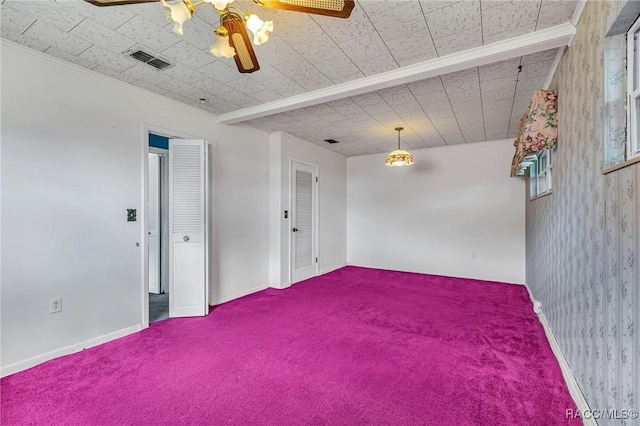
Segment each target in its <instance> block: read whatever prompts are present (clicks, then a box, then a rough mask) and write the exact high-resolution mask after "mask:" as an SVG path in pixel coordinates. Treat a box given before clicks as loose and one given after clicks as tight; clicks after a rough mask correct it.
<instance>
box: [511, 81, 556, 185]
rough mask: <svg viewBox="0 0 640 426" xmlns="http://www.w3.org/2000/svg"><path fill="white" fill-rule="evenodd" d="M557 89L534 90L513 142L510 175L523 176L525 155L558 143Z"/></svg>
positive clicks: (553, 146)
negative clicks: (513, 148) (514, 151)
mask: <svg viewBox="0 0 640 426" xmlns="http://www.w3.org/2000/svg"><path fill="white" fill-rule="evenodd" d="M557 100H558V91H557V90H541V89H538V90H535V91H534V92H533V96H532V97H531V103H530V104H529V109H528V110H527V112H526V113H525V114H524V115H523V116H522V119H521V120H520V131H519V132H518V137H517V138H516V140H515V141H514V142H513V145H514V146H515V147H516V153H515V155H514V156H513V161H512V162H511V176H512V177H513V176H524V171H525V169H526V167H527V162H526V161H525V159H526V157H527V156H529V155H532V154H536V153H537V152H538V151H542V150H545V149H553V148H555V147H556V144H557V143H558V102H557Z"/></svg>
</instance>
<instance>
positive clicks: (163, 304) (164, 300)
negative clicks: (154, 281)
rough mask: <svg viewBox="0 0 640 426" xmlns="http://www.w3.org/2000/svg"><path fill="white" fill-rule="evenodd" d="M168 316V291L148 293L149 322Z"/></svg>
mask: <svg viewBox="0 0 640 426" xmlns="http://www.w3.org/2000/svg"><path fill="white" fill-rule="evenodd" d="M167 318H169V293H162V294H153V293H149V323H152V322H158V321H162V320H165V319H167Z"/></svg>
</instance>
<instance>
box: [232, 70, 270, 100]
mask: <svg viewBox="0 0 640 426" xmlns="http://www.w3.org/2000/svg"><path fill="white" fill-rule="evenodd" d="M227 86H229V87H231V88H232V89H233V90H236V91H238V92H240V93H244V94H245V95H249V96H251V94H252V93H253V92H261V91H263V90H266V89H267V88H268V87H267V86H265V85H264V84H262V83H260V82H257V81H254V80H251V79H249V78H247V77H246V76H244V75H243V76H242V77H240V78H239V79H237V80H233V81H230V82H228V83H227Z"/></svg>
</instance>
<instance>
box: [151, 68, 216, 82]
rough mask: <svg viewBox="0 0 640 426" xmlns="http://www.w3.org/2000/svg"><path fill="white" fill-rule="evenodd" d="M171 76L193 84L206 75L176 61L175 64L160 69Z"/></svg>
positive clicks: (204, 78)
mask: <svg viewBox="0 0 640 426" xmlns="http://www.w3.org/2000/svg"><path fill="white" fill-rule="evenodd" d="M162 72H163V73H165V74H167V75H168V76H170V77H171V78H174V79H176V80H180V81H182V82H184V83H189V84H193V83H196V82H198V81H202V80H206V79H207V76H206V75H205V74H203V73H202V72H201V71H196V70H194V69H192V68H189V67H188V66H186V65H183V64H181V63H177V64H176V65H174V66H172V67H170V68H167V69H165V70H163V71H162Z"/></svg>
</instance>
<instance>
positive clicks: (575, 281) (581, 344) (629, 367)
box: [527, 0, 640, 425]
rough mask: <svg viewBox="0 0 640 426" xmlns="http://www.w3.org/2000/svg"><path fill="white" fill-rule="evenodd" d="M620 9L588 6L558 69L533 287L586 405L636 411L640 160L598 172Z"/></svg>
mask: <svg viewBox="0 0 640 426" xmlns="http://www.w3.org/2000/svg"><path fill="white" fill-rule="evenodd" d="M623 4H624V2H614V1H593V0H591V1H589V2H588V3H587V6H586V8H585V11H584V13H583V15H582V19H581V21H580V23H579V26H578V31H577V35H576V37H575V39H574V41H573V43H572V45H571V47H570V48H568V49H567V51H566V53H565V55H564V57H563V59H562V62H561V64H560V67H559V69H558V72H557V73H556V87H557V89H558V118H559V125H558V146H557V150H556V153H555V156H554V188H553V194H551V195H550V196H545V197H542V198H538V199H536V200H532V201H527V284H528V285H529V287H530V288H531V291H532V292H533V294H534V297H535V298H536V299H538V300H540V301H541V302H542V310H543V311H544V313H545V315H546V317H547V319H548V320H549V323H550V325H551V328H552V330H553V332H554V334H555V335H556V337H557V339H558V342H559V344H560V346H561V348H562V350H563V352H564V354H565V356H566V358H567V361H568V362H569V365H570V366H571V368H572V370H573V372H574V374H575V376H576V379H577V380H578V383H579V385H580V387H581V389H582V391H583V393H584V395H585V397H586V399H587V401H588V403H589V405H590V408H591V409H616V410H623V409H636V410H640V343H639V342H640V336H639V328H640V270H639V269H640V268H639V266H638V265H639V259H638V258H639V254H640V194H639V193H638V191H639V189H638V186H639V185H640V164H635V165H632V166H629V167H626V168H623V169H620V170H618V171H615V172H612V173H609V174H607V175H603V174H602V169H603V166H604V163H605V162H604V155H603V153H604V148H605V146H604V145H605V142H604V140H605V139H606V138H605V135H604V133H605V125H604V122H605V121H606V120H605V116H606V114H607V111H606V110H605V94H604V92H605V91H604V87H605V76H604V63H605V57H604V43H605V37H604V36H605V34H606V33H607V29H608V28H609V27H610V26H611V24H612V22H613V21H614V20H615V18H616V16H617V15H618V13H619V11H620V10H621V8H622V6H623ZM639 422H640V420H638V419H633V420H632V419H627V420H624V419H607V418H601V419H599V420H598V423H599V424H600V425H638V424H640V423H639Z"/></svg>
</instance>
